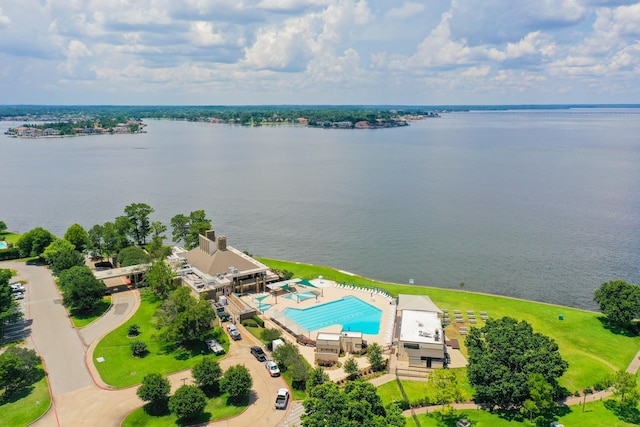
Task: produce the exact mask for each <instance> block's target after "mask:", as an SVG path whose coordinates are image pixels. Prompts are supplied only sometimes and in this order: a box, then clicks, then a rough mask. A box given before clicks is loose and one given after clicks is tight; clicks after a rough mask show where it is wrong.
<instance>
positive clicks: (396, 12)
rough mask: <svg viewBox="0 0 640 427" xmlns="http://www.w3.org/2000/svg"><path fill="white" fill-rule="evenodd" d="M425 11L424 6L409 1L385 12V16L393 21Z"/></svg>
mask: <svg viewBox="0 0 640 427" xmlns="http://www.w3.org/2000/svg"><path fill="white" fill-rule="evenodd" d="M423 10H425V6H424V4H421V3H415V2H411V1H407V2H404V3H403V4H402V6H400V7H394V8H393V9H390V10H389V11H388V12H387V16H388V17H389V18H393V19H404V18H408V17H411V16H414V15H417V14H419V13H421V12H422V11H423Z"/></svg>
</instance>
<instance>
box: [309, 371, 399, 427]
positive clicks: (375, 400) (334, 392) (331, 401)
mask: <svg viewBox="0 0 640 427" xmlns="http://www.w3.org/2000/svg"><path fill="white" fill-rule="evenodd" d="M303 406H304V409H305V413H304V414H302V416H301V419H302V425H303V426H304V427H326V426H346V427H359V426H367V427H369V426H371V427H387V426H396V427H402V426H404V425H405V422H406V421H405V418H404V417H403V416H402V411H401V410H400V408H399V407H397V406H396V405H390V406H389V407H388V409H385V408H384V407H383V406H382V399H380V396H378V394H377V392H376V388H375V387H374V386H373V385H372V384H370V383H368V382H366V381H362V380H358V381H352V382H349V383H347V385H346V386H345V387H344V389H343V390H341V389H340V388H339V387H338V386H337V385H336V384H335V383H333V382H331V381H329V382H325V383H322V384H320V385H317V386H316V387H313V388H311V389H310V390H309V397H308V398H307V399H305V401H304V402H303Z"/></svg>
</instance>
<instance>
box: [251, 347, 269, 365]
mask: <svg viewBox="0 0 640 427" xmlns="http://www.w3.org/2000/svg"><path fill="white" fill-rule="evenodd" d="M251 354H253V355H254V356H255V358H256V359H258V361H259V362H264V361H266V360H267V355H266V354H264V350H262V348H260V347H258V346H257V345H254V346H253V347H251Z"/></svg>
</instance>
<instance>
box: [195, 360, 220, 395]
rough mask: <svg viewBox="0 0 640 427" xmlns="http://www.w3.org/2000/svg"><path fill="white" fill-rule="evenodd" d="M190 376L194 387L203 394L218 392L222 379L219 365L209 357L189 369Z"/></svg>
mask: <svg viewBox="0 0 640 427" xmlns="http://www.w3.org/2000/svg"><path fill="white" fill-rule="evenodd" d="M191 376H192V377H193V380H194V381H195V383H196V385H197V386H198V387H200V388H201V389H202V390H203V391H204V392H205V393H212V392H214V391H216V390H218V386H219V383H220V378H222V368H221V367H220V364H219V363H218V362H216V361H215V360H213V359H212V358H210V357H205V358H204V359H202V362H200V363H198V364H197V365H196V366H194V367H193V368H192V369H191Z"/></svg>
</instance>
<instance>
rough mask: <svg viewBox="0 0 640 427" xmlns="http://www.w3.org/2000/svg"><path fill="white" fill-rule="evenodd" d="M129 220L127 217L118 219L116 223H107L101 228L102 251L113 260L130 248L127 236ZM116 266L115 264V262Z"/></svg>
mask: <svg viewBox="0 0 640 427" xmlns="http://www.w3.org/2000/svg"><path fill="white" fill-rule="evenodd" d="M128 221H129V220H128V219H127V218H126V217H118V218H117V219H116V222H115V223H113V222H105V223H104V225H103V226H102V228H101V231H102V250H103V251H104V253H105V255H107V256H108V257H110V258H111V261H112V262H113V261H114V260H113V256H114V255H115V254H117V253H118V252H119V251H120V250H122V249H124V248H126V247H128V246H130V242H129V239H127V235H126V227H128V225H127V223H128ZM114 264H115V262H114Z"/></svg>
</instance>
